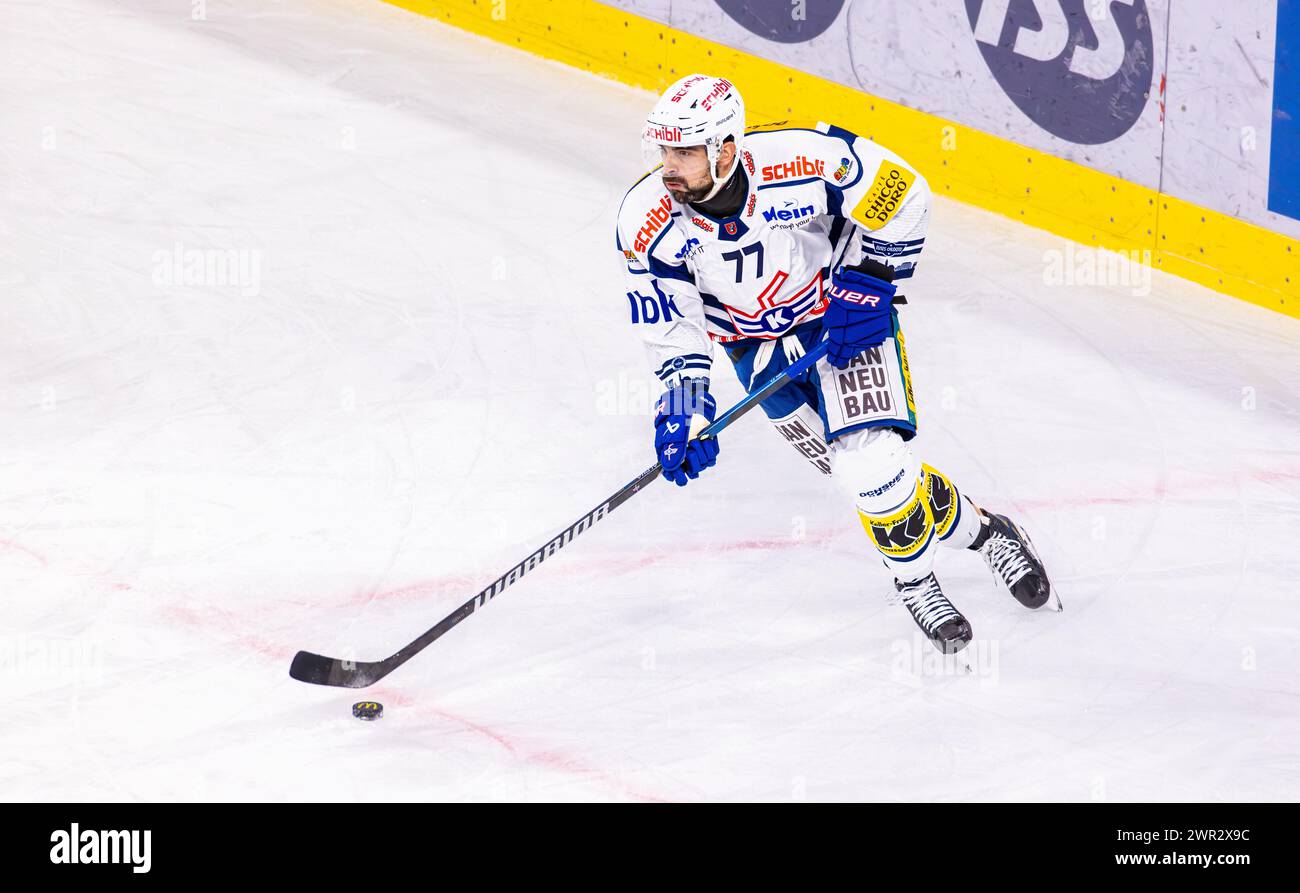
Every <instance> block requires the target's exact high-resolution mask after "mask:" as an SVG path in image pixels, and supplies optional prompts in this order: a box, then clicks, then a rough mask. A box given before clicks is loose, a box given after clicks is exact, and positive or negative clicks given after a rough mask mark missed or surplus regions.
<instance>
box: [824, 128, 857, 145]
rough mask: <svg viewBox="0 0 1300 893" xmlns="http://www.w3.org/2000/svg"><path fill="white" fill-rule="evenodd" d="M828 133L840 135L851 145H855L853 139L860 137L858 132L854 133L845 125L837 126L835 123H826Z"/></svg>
mask: <svg viewBox="0 0 1300 893" xmlns="http://www.w3.org/2000/svg"><path fill="white" fill-rule="evenodd" d="M826 135H827V136H838V137H839V138H840V139H842V140H844V141H845V142H846V143H848V144H849V145H850V146H851V145H853V141H854V140H855V139H857V138H858V135H857V134H856V133H853V132H852V131H850V130H845V129H844V128H843V127H836V126H835V125H834V124H827V125H826Z"/></svg>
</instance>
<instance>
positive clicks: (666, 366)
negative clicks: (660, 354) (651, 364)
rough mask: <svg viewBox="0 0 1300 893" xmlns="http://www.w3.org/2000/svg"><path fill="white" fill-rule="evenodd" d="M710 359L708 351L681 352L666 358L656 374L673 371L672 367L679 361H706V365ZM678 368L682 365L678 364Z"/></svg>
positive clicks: (660, 374) (661, 374)
mask: <svg viewBox="0 0 1300 893" xmlns="http://www.w3.org/2000/svg"><path fill="white" fill-rule="evenodd" d="M709 359H710V357H709V355H708V354H706V353H684V354H679V355H677V356H675V357H672V358H671V359H667V360H664V361H663V363H661V364H660V365H659V370H658V372H656V373H655V374H656V375H659V376H660V377H662V376H663V375H664V374H665V373H666V372H672V367H673V366H678V364H679V363H704V364H705V365H708V363H709ZM678 368H680V366H678Z"/></svg>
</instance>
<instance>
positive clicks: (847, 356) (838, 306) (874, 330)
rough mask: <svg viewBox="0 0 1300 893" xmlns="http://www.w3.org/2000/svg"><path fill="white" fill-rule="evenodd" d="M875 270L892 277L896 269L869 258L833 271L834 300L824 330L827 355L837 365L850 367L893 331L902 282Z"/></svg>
mask: <svg viewBox="0 0 1300 893" xmlns="http://www.w3.org/2000/svg"><path fill="white" fill-rule="evenodd" d="M873 274H883V275H884V276H885V277H889V276H892V275H893V271H892V270H890V269H889V268H888V267H886V266H885V265H884V264H876V263H871V262H870V261H868V262H867V263H865V264H860V265H858V266H856V267H841V268H840V269H839V270H837V271H836V272H834V273H832V274H831V287H830V289H829V291H828V293H829V294H830V304H829V306H827V308H826V313H825V314H824V315H823V316H822V331H823V332H825V333H826V340H827V341H829V342H830V349H829V350H827V351H826V359H827V360H828V361H829V362H830V364H831V365H832V366H834V367H835V368H836V369H845V368H848V365H849V361H850V360H852V359H853V358H854V357H856V356H857V355H858V354H860V353H861V352H862V351H864V350H866V349H867V348H869V347H875V346H876V345H877V344H880V343H882V342H883V341H884V340H885V339H886V338H888V337H889V336H890V335H891V334H893V330H894V322H893V318H892V316H893V314H892V312H891V306H892V305H893V302H894V292H896V291H898V286H896V285H894V283H892V282H890V281H889V279H888V278H881V276H880V275H873Z"/></svg>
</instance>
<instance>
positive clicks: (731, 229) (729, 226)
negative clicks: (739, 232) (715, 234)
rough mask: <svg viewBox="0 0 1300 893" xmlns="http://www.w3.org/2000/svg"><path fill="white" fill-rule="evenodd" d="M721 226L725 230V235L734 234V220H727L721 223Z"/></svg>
mask: <svg viewBox="0 0 1300 893" xmlns="http://www.w3.org/2000/svg"><path fill="white" fill-rule="evenodd" d="M722 228H723V229H724V230H726V231H727V235H729V236H734V235H735V234H736V229H737V227H736V222H735V221H734V220H729V221H727V222H726V223H724V224H722Z"/></svg>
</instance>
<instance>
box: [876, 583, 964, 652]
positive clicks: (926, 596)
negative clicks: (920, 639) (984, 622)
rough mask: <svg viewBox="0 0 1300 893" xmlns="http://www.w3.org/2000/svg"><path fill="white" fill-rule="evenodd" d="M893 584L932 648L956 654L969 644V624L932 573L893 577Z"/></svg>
mask: <svg viewBox="0 0 1300 893" xmlns="http://www.w3.org/2000/svg"><path fill="white" fill-rule="evenodd" d="M894 588H895V589H897V590H898V594H899V595H900V596H901V597H902V600H903V604H904V605H905V606H906V607H907V610H908V611H909V612H911V614H912V619H913V620H915V621H916V625H917V626H919V627H920V628H921V632H923V633H925V634H926V635H927V636H928V637H929V638H930V641H931V642H933V643H934V647H935V648H938V649H939V650H940V651H942V652H943V653H944V654H956V653H957V652H958V651H961V650H962V649H963V648H965V647H966V646H967V645H968V644H970V640H971V637H972V635H973V633H972V632H971V629H970V624H969V623H967V622H966V618H965V617H963V616H962V615H961V612H960V611H958V610H957V609H956V608H954V607H953V606H952V602H950V601H948V597H947V596H946V595H944V594H943V590H942V589H940V588H939V581H938V580H936V579H935V578H934V574H929V575H927V576H925V577H922V578H921V579H920V580H917V581H915V582H913V583H904V582H903V581H901V580H895V581H894Z"/></svg>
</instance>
